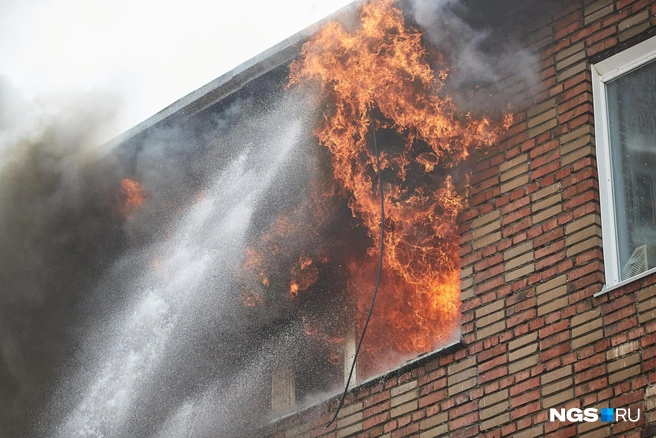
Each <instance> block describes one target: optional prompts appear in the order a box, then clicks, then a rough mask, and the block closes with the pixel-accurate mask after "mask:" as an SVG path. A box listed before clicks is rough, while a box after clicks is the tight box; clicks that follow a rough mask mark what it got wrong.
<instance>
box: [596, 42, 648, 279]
mask: <svg viewBox="0 0 656 438" xmlns="http://www.w3.org/2000/svg"><path fill="white" fill-rule="evenodd" d="M592 79H593V80H592V83H593V92H594V104H595V127H596V143H597V159H598V168H599V189H600V195H601V199H600V200H601V216H602V229H603V245H604V258H605V264H606V285H607V288H612V287H616V286H619V285H621V284H624V283H626V282H628V281H630V280H632V279H636V278H638V277H639V276H644V275H647V274H648V273H651V272H655V271H656V38H651V39H649V40H647V41H645V42H643V43H641V44H638V45H636V46H634V47H632V48H630V49H628V50H625V51H623V52H621V53H619V54H617V55H615V56H612V57H610V58H608V59H606V60H604V61H602V62H599V63H597V64H595V65H593V66H592Z"/></svg>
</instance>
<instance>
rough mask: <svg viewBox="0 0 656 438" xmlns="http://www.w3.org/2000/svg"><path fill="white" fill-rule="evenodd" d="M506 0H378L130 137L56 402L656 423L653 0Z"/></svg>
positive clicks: (109, 407)
mask: <svg viewBox="0 0 656 438" xmlns="http://www.w3.org/2000/svg"><path fill="white" fill-rule="evenodd" d="M489 3H490V2H484V1H482V0H468V1H463V2H456V1H447V0H445V1H439V2H428V1H421V0H416V1H407V2H393V1H392V0H374V1H370V2H361V3H356V4H354V5H353V6H350V7H348V8H346V9H345V10H343V11H341V12H339V13H338V14H336V15H335V16H333V17H329V18H328V19H326V20H325V21H324V22H322V23H318V24H317V25H316V26H314V27H312V28H311V29H308V30H306V31H305V32H302V33H301V34H299V35H296V36H294V37H292V38H291V39H289V40H287V41H285V42H282V43H280V44H279V45H277V46H275V47H273V48H272V49H270V50H269V51H267V52H265V53H263V54H262V55H260V56H259V57H257V58H255V59H253V60H252V61H250V62H248V63H246V64H245V65H242V66H240V67H238V68H237V69H235V70H234V71H232V72H230V73H228V74H227V75H225V76H222V77H220V78H218V79H217V80H215V81H214V82H212V83H210V84H208V85H207V86H205V87H203V88H201V89H199V90H198V91H196V92H194V93H192V94H190V95H189V96H187V97H185V98H183V99H181V100H180V101H179V102H176V103H175V104H173V105H172V106H171V107H169V108H166V109H165V110H163V111H162V112H160V113H159V114H157V115H155V116H154V117H153V118H151V119H150V120H148V121H146V122H144V123H143V124H141V125H139V126H137V127H135V128H134V129H132V130H131V131H128V132H126V133H125V134H123V135H122V136H120V137H119V138H117V139H115V140H114V141H113V142H112V144H111V145H110V146H111V147H109V146H108V147H107V148H106V149H107V151H108V152H107V156H106V157H105V158H104V160H102V161H101V162H100V164H95V165H94V166H96V167H94V168H93V169H92V170H91V172H90V174H94V175H98V174H99V175H104V176H103V181H105V180H110V181H112V182H111V183H108V184H107V185H108V186H109V187H111V188H110V189H107V190H106V191H109V192H110V193H109V194H108V193H104V192H103V195H104V196H103V198H104V199H105V200H104V201H103V204H102V206H103V208H99V207H97V206H96V207H97V208H95V209H91V210H93V211H94V212H98V211H102V212H103V215H104V216H110V217H111V221H110V222H111V224H110V225H111V226H110V225H104V228H103V227H100V226H99V229H102V230H103V231H102V233H101V232H100V231H98V234H99V235H103V236H105V235H109V234H107V233H106V231H105V229H106V228H108V227H109V228H111V230H112V234H111V236H115V237H116V236H118V237H116V238H113V239H110V240H112V242H111V245H110V244H109V243H107V247H108V248H110V249H109V250H107V251H101V252H102V254H103V258H102V259H99V260H101V261H98V262H96V265H94V266H97V269H98V270H99V272H103V273H104V274H103V275H102V276H101V278H102V281H99V282H98V284H96V283H94V284H93V290H95V291H101V292H106V291H112V294H111V298H107V296H104V295H103V294H101V293H99V292H95V293H94V294H92V296H93V298H92V299H89V301H90V302H89V303H87V304H85V305H88V306H90V308H92V309H95V312H97V313H98V314H102V313H103V312H104V309H111V311H108V313H111V314H112V315H115V318H113V319H112V320H111V321H108V322H103V321H104V320H103V318H100V319H101V323H100V324H101V325H100V327H101V328H98V327H97V326H94V327H95V328H94V329H93V330H91V331H92V333H93V334H92V335H91V337H92V338H93V339H94V340H95V341H97V340H99V339H102V342H99V343H100V344H101V345H103V346H104V347H103V348H104V350H103V359H102V360H98V359H97V358H96V359H89V358H87V357H86V356H84V355H81V356H76V358H77V357H80V358H79V359H76V360H77V361H78V362H79V363H81V364H82V365H80V370H79V372H78V374H77V376H79V377H75V376H76V375H73V376H72V377H71V376H68V378H69V379H72V380H73V381H75V382H77V383H75V384H74V385H73V386H75V388H74V390H69V389H60V390H59V392H55V394H56V396H57V397H59V398H61V399H65V400H66V402H65V403H64V404H63V405H62V403H58V404H57V405H56V406H55V407H46V408H44V412H46V418H49V419H50V420H44V421H45V423H46V424H50V423H48V421H51V422H52V424H54V425H55V426H52V427H53V429H52V430H56V431H57V433H58V434H59V436H95V435H94V433H104V434H106V435H108V436H151V435H155V434H157V433H159V434H160V435H161V436H212V435H216V434H218V435H219V436H241V435H244V436H271V437H290V438H291V437H306V436H329V437H338V436H339V437H341V436H358V437H374V436H392V437H400V436H419V437H435V436H458V437H467V436H478V435H484V436H489V437H501V436H516V437H534V436H553V437H555V436H582V437H583V436H585V437H592V436H610V435H613V436H615V435H617V436H627V437H628V436H645V437H646V436H653V435H654V434H655V433H656V429H655V428H654V427H655V426H654V424H656V422H655V421H654V420H655V419H656V414H655V413H654V412H653V409H654V406H656V404H655V403H654V400H656V377H654V370H655V369H656V360H655V359H654V356H656V346H655V345H656V335H654V333H653V332H654V331H656V322H654V321H655V320H654V318H656V313H655V312H654V310H653V309H654V306H655V305H656V304H655V302H654V300H655V298H654V296H656V288H655V286H654V284H655V283H656V274H655V273H654V270H655V269H656V263H654V260H652V259H654V258H655V257H656V255H655V253H656V250H655V249H654V248H656V237H655V236H656V173H655V172H656V170H654V169H656V158H655V157H656V149H655V147H656V146H654V144H655V141H656V127H655V125H654V121H653V120H652V119H653V117H651V116H650V114H653V111H654V107H653V106H654V104H653V100H652V99H651V98H650V97H651V96H653V95H654V92H655V91H656V79H655V78H656V71H655V70H654V65H656V64H654V63H653V62H652V60H653V59H654V58H656V37H654V36H653V35H654V33H656V2H655V1H653V0H652V1H640V0H596V1H589V0H586V1H583V0H553V1H548V2H544V1H524V2H519V1H515V0H504V1H499V2H495V3H494V5H491V4H489ZM105 166H108V167H110V168H111V169H114V170H113V171H112V172H110V173H109V174H108V172H107V170H106V168H105ZM107 199H110V200H111V201H106V200H107ZM94 205H95V204H94ZM108 211H109V212H108ZM94 214H95V213H94ZM108 221H109V219H108ZM94 236H95V234H94ZM103 248H105V247H103ZM101 268H102V269H101ZM377 272H379V277H378V278H377V276H376V273H377ZM17 287H18V286H17ZM374 294H376V299H375V301H373V296H374ZM103 300H104V301H103ZM97 302H100V303H105V304H97ZM372 306H373V307H372ZM372 308H373V311H371V312H370V310H371V309H372ZM105 323H106V324H105ZM102 324H105V325H102ZM107 327H109V328H107ZM365 327H367V331H366V334H365V336H364V337H363V338H362V348H361V349H359V342H360V340H361V334H362V332H363V330H364V328H365ZM358 349H359V352H358ZM356 352H357V353H356ZM92 356H93V355H92ZM356 356H357V357H356ZM87 362H88V363H89V364H90V365H88V366H85V365H84V364H85V363H87ZM352 363H353V364H354V366H355V372H354V376H355V377H354V380H352V381H351V384H350V386H349V388H348V392H347V393H346V397H345V399H344V403H343V406H342V407H341V409H340V410H339V413H338V414H337V421H335V422H334V423H332V424H331V425H330V427H328V428H326V429H324V427H325V426H326V425H327V424H328V423H329V421H330V419H331V418H332V417H333V416H334V415H335V413H336V411H337V409H338V405H340V396H339V394H338V393H339V392H340V390H341V388H343V387H344V385H345V384H346V383H345V382H346V380H347V378H348V376H349V374H350V373H351V371H352V370H351V365H352ZM135 388H136V389H135ZM62 394H63V396H62ZM70 394H74V395H70ZM162 395H164V396H162ZM60 396H61V397H60ZM552 408H553V409H571V408H579V409H586V408H594V409H601V408H626V409H632V410H633V411H634V412H635V410H637V409H640V412H641V415H640V418H639V420H637V421H636V422H633V421H627V422H611V423H609V422H605V421H604V422H601V421H596V422H577V421H576V419H575V418H573V417H572V418H569V420H568V421H562V422H561V421H557V420H553V421H552V420H551V419H550V416H549V410H550V409H552ZM62 415H63V418H64V421H63V423H62V422H61V421H59V418H57V417H58V416H62ZM110 417H111V420H108V418H110ZM80 431H82V432H80ZM75 434H78V435H75ZM85 434H86V435H85Z"/></svg>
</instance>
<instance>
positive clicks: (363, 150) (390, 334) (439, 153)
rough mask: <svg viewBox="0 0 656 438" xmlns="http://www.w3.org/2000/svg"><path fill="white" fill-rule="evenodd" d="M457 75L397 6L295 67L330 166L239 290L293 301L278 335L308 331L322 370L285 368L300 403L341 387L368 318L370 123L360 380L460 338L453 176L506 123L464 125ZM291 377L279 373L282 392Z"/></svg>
mask: <svg viewBox="0 0 656 438" xmlns="http://www.w3.org/2000/svg"><path fill="white" fill-rule="evenodd" d="M447 75H448V68H447V67H446V66H445V65H443V63H442V62H441V60H440V59H436V60H434V65H430V64H429V62H428V60H427V57H426V50H425V48H424V43H423V41H422V35H421V34H420V33H419V32H418V31H416V30H414V29H412V28H411V27H409V26H407V25H406V24H405V20H404V17H403V15H402V13H401V11H400V10H398V9H396V8H395V7H394V6H393V4H392V1H391V0H384V1H379V2H372V3H367V4H365V5H364V6H363V7H362V11H361V23H360V24H359V25H358V26H357V28H356V29H353V30H347V29H346V28H345V27H344V26H342V25H341V24H338V23H330V24H328V25H327V26H325V27H324V28H323V29H322V30H321V31H319V32H318V33H317V34H316V35H315V36H314V37H313V38H312V39H311V40H310V41H309V42H307V43H306V44H305V45H304V46H303V49H302V54H301V56H300V58H299V59H297V60H296V61H295V62H293V63H292V65H291V68H290V76H289V85H288V86H289V87H290V88H291V89H317V88H318V89H319V90H320V99H321V107H322V108H323V110H322V111H321V114H320V115H319V117H318V122H317V124H316V128H315V136H316V138H317V139H318V143H319V144H320V151H319V156H320V163H317V164H316V172H315V175H316V177H315V178H314V180H313V181H311V183H310V187H309V188H308V190H307V192H308V194H309V196H308V198H309V200H308V201H307V202H303V203H301V204H299V205H298V206H297V207H295V208H293V209H291V211H288V212H284V213H281V214H278V215H277V216H275V217H271V219H270V221H269V223H268V224H267V225H266V226H265V227H263V229H262V231H261V232H259V233H256V234H255V236H254V237H253V238H252V240H251V243H250V245H249V247H248V249H247V250H246V256H245V261H244V264H243V266H242V270H241V274H240V278H241V284H242V298H243V304H244V306H246V307H247V308H252V309H256V308H258V307H264V308H266V306H267V305H268V303H271V302H273V301H279V300H286V301H288V302H289V303H290V305H289V312H288V314H287V315H286V316H285V318H283V319H284V322H283V321H281V324H282V325H289V324H296V325H297V326H298V328H299V329H300V330H302V331H303V333H304V338H303V340H302V342H300V344H302V345H303V346H302V347H299V352H300V353H301V356H303V357H311V358H312V359H311V360H305V359H302V360H301V361H302V362H303V364H289V363H287V365H286V366H291V367H294V368H295V372H296V377H297V378H296V379H295V382H296V386H297V388H296V389H297V392H298V393H299V394H300V395H301V396H302V395H303V394H304V393H309V392H310V390H313V391H317V390H324V391H331V390H334V388H335V387H338V386H340V385H342V384H343V383H342V382H343V380H342V376H343V373H344V369H343V368H344V363H345V362H346V363H348V362H349V359H348V357H349V354H352V352H353V345H354V342H356V341H357V338H358V337H359V335H360V333H361V332H362V328H363V324H364V322H365V319H366V315H367V313H368V311H369V306H370V303H371V299H372V293H373V290H374V282H375V279H376V275H375V274H376V270H377V265H378V248H379V245H380V235H379V230H380V210H381V205H380V201H379V199H380V193H379V192H378V181H377V173H376V170H377V167H376V156H375V154H374V151H373V148H372V136H371V123H372V121H373V123H374V129H375V130H376V131H377V136H378V144H379V148H380V157H379V158H380V166H381V178H382V180H383V192H384V209H385V212H386V218H385V223H384V227H385V242H384V253H383V276H382V281H381V286H380V291H379V293H378V298H377V301H376V304H375V309H374V315H373V318H372V319H371V322H370V325H369V328H368V331H367V334H366V337H365V339H364V342H363V347H362V350H361V352H360V355H359V357H358V364H357V365H358V381H363V380H365V379H367V378H369V377H372V376H374V375H377V374H379V373H382V372H384V371H388V370H390V369H392V368H394V367H396V366H398V365H400V364H402V363H403V362H404V361H406V360H408V359H411V358H414V357H417V356H418V355H421V354H424V353H427V352H430V351H433V350H434V349H435V348H437V347H439V346H441V345H445V344H446V343H448V342H449V341H452V340H453V339H454V337H457V336H458V328H459V323H460V291H459V260H458V250H459V245H458V237H459V235H458V231H457V229H458V227H457V218H458V215H459V213H460V212H461V211H462V209H463V207H464V206H465V204H466V199H465V198H464V196H463V194H462V193H459V191H458V189H457V187H458V184H457V182H458V181H456V179H457V178H458V177H459V178H460V179H461V180H462V176H461V175H457V173H458V172H456V169H457V166H458V164H459V163H461V162H462V161H463V160H465V159H466V158H467V157H468V155H469V154H470V152H471V151H472V150H474V149H477V148H484V147H487V146H490V145H491V144H493V143H494V142H495V141H496V140H497V138H498V135H499V133H500V131H501V130H502V129H504V126H507V124H508V123H509V122H510V120H508V118H506V120H505V123H501V122H496V123H495V122H492V121H491V120H490V119H488V118H485V117H479V118H477V117H474V116H471V115H470V114H462V113H461V112H460V111H459V110H458V108H456V106H455V104H454V103H453V101H452V100H451V99H450V97H449V96H447V95H445V94H444V92H443V90H442V88H443V85H444V81H445V79H446V77H447ZM313 87H314V88H313ZM460 182H462V181H460ZM459 187H461V188H462V187H464V184H460V185H459ZM299 242H305V244H299ZM282 291H284V292H285V295H286V296H282V295H281V292H282ZM309 364H312V365H311V366H310V365H309ZM284 366H285V365H284V364H283V368H284ZM276 376H278V377H276ZM280 376H282V377H280ZM284 376H285V373H284V372H280V371H274V385H279V379H280V378H283V377H284ZM290 378H291V377H289V376H288V378H287V380H288V381H289V379H290ZM276 379H278V380H276ZM282 386H284V385H282ZM285 391H286V390H285ZM285 391H283V392H285ZM274 404H275V403H274Z"/></svg>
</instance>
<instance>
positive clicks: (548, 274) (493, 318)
mask: <svg viewBox="0 0 656 438" xmlns="http://www.w3.org/2000/svg"><path fill="white" fill-rule="evenodd" d="M532 29H534V30H532V31H531V32H530V34H528V35H526V38H525V45H526V47H528V48H530V49H531V50H533V51H534V52H535V53H536V54H537V55H538V56H539V57H540V70H541V71H540V81H539V83H537V84H535V83H534V84H529V83H523V82H521V80H519V79H517V78H508V79H506V80H505V83H504V86H507V90H508V92H509V93H510V94H513V93H514V94H517V95H520V96H522V99H523V101H524V102H525V103H524V104H523V105H521V106H519V108H517V110H518V111H517V115H516V118H515V125H514V126H513V127H512V128H511V129H510V131H509V133H508V136H507V138H505V139H504V141H503V142H501V143H500V144H499V145H498V146H497V147H495V148H493V149H491V150H489V151H486V152H485V154H481V155H479V156H478V157H475V158H474V160H473V162H472V177H471V180H470V185H471V187H470V193H469V195H470V196H469V199H470V208H469V210H468V211H466V212H465V213H464V214H463V215H462V225H461V229H460V232H461V242H460V243H461V245H462V251H461V254H460V255H461V267H462V275H461V278H462V285H461V290H462V301H463V305H462V313H463V324H462V329H463V340H462V345H460V346H458V347H457V348H455V349H453V350H452V351H448V352H443V353H437V354H435V355H434V356H433V357H430V358H428V359H426V360H424V361H422V362H420V363H417V364H416V365H414V366H411V367H409V368H406V369H402V370H397V371H395V372H392V373H390V374H389V375H388V376H386V377H384V378H382V379H380V380H377V381H375V382H370V383H369V384H367V385H365V386H362V387H359V388H356V389H355V390H353V391H352V392H351V393H350V394H349V396H348V398H347V400H346V403H345V406H344V408H343V409H342V411H341V413H340V416H339V419H338V421H337V424H336V425H333V426H332V427H331V428H330V429H329V430H328V431H327V433H326V434H325V436H328V437H337V436H358V437H374V436H389V437H392V438H395V437H401V436H418V437H421V438H426V437H436V436H445V437H446V436H450V437H473V436H485V437H502V436H514V437H517V438H524V437H526V438H529V437H538V436H548V437H573V436H581V437H597V436H623V437H651V436H656V275H652V276H649V277H646V278H644V279H642V280H638V281H635V282H633V283H631V284H629V285H627V286H625V287H623V288H620V289H616V290H613V291H611V292H610V293H607V294H604V295H601V296H600V297H598V298H594V297H593V294H595V293H596V292H599V291H600V290H601V287H602V285H603V283H604V264H603V254H602V242H601V219H600V213H599V211H600V210H599V192H598V182H597V170H596V161H595V146H594V125H593V122H594V121H593V102H592V85H591V73H590V63H591V62H597V61H598V60H600V59H601V58H603V57H606V56H608V55H609V54H612V53H615V52H617V51H619V50H621V49H624V48H626V47H630V46H631V45H634V44H636V43H637V42H640V41H642V40H644V39H646V38H647V37H648V36H650V35H652V34H654V33H656V0H597V1H588V0H585V1H582V0H575V1H563V3H562V4H561V5H560V6H559V7H558V8H555V9H554V13H553V15H552V16H545V17H540V18H538V19H537V22H536V23H534V24H533V26H532ZM336 404H337V400H335V399H333V400H330V401H329V402H327V403H324V404H321V405H318V406H315V407H313V408H310V409H308V410H305V411H303V412H299V413H298V414H296V415H292V416H290V417H288V418H285V419H284V420H281V421H279V422H277V423H276V424H273V425H272V426H271V427H270V429H269V430H267V431H266V432H263V434H266V435H270V436H274V437H306V436H312V437H315V436H319V435H320V434H321V432H322V428H323V425H324V424H325V423H326V422H327V421H328V420H329V419H330V418H331V416H332V412H334V409H335V407H336ZM604 406H609V407H631V408H639V409H640V410H641V412H642V416H641V421H640V422H639V423H636V424H634V423H630V422H625V423H624V422H620V423H614V424H613V425H609V423H602V422H599V421H598V422H594V423H580V424H570V423H564V424H561V423H559V422H554V423H550V422H549V421H548V408H550V407H581V408H582V407H596V408H599V407H604Z"/></svg>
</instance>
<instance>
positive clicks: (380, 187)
mask: <svg viewBox="0 0 656 438" xmlns="http://www.w3.org/2000/svg"><path fill="white" fill-rule="evenodd" d="M369 109H370V111H371V132H372V134H373V139H374V154H375V155H376V176H377V177H378V192H379V193H380V256H379V260H378V273H377V274H376V285H375V286H374V295H373V297H372V299H371V306H369V314H367V319H366V320H365V322H364V327H363V328H362V335H360V340H359V341H358V348H356V349H355V355H354V356H353V363H352V364H351V370H350V371H349V375H348V379H346V385H345V386H344V393H343V394H342V398H341V399H340V400H339V406H337V410H336V411H335V415H333V418H332V420H330V422H329V423H328V424H326V426H325V427H324V428H323V430H324V431H325V430H326V429H328V428H329V427H330V425H331V424H333V423H334V422H335V420H336V419H337V415H339V411H340V410H341V409H342V405H343V404H344V399H345V398H346V394H347V393H348V388H349V385H350V383H351V377H353V370H355V363H356V361H357V359H358V353H359V352H360V347H361V346H362V340H363V339H364V334H365V333H366V332H367V327H368V326H369V320H370V319H371V313H372V312H373V310H374V304H375V303H376V295H377V294H378V286H379V285H380V275H381V273H382V272H383V250H384V248H385V198H384V196H383V179H382V177H381V173H380V162H379V160H378V144H377V142H376V118H375V117H374V105H373V103H371V102H370V103H369Z"/></svg>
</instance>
